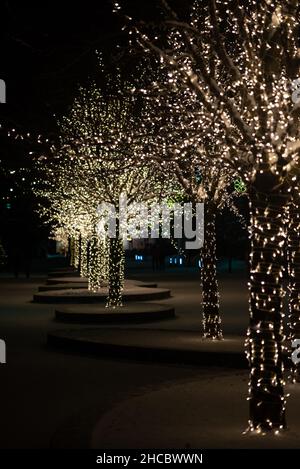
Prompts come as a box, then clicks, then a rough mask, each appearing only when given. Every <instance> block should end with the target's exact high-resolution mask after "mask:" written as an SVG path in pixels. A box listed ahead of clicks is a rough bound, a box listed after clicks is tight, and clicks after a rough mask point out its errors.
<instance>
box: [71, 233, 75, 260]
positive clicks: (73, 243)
mask: <svg viewBox="0 0 300 469" xmlns="http://www.w3.org/2000/svg"><path fill="white" fill-rule="evenodd" d="M70 265H71V266H72V267H74V266H75V240H74V237H73V236H70Z"/></svg>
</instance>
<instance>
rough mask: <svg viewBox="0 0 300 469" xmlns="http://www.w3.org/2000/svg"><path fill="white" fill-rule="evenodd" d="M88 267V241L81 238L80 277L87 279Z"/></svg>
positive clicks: (85, 238) (83, 237) (84, 237)
mask: <svg viewBox="0 0 300 469" xmlns="http://www.w3.org/2000/svg"><path fill="white" fill-rule="evenodd" d="M88 275H89V266H88V239H87V237H86V236H81V243H80V276H81V277H83V278H88Z"/></svg>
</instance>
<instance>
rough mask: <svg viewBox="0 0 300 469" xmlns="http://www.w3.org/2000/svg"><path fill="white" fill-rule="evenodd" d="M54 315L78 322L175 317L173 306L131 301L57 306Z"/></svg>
mask: <svg viewBox="0 0 300 469" xmlns="http://www.w3.org/2000/svg"><path fill="white" fill-rule="evenodd" d="M55 317H56V319H58V320H59V321H63V322H73V323H80V324H84V323H85V324H87V323H90V324H91V323H94V324H95V323H102V324H103V323H106V324H112V323H123V322H149V321H150V322H151V321H156V320H160V319H170V318H174V317H175V310H174V307H173V306H169V305H162V304H155V303H131V304H128V305H125V306H123V307H119V308H115V309H111V308H106V307H105V306H104V305H101V304H100V305H85V306H81V305H74V306H72V307H67V308H58V309H56V311H55Z"/></svg>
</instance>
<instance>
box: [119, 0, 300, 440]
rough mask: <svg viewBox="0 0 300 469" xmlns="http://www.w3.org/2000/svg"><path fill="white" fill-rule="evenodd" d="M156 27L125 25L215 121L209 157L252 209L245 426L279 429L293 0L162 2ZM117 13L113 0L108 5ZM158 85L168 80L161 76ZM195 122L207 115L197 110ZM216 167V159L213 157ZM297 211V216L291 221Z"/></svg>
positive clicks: (295, 49)
mask: <svg viewBox="0 0 300 469" xmlns="http://www.w3.org/2000/svg"><path fill="white" fill-rule="evenodd" d="M161 5H162V9H163V12H164V14H165V17H164V20H163V21H162V24H161V28H160V29H159V28H154V30H153V27H148V26H147V25H146V24H145V23H141V24H137V23H134V22H133V21H132V20H131V19H130V18H129V17H126V21H127V23H128V28H129V30H130V32H131V33H134V34H133V36H135V37H136V39H137V42H138V44H139V45H140V46H142V47H143V49H144V50H145V51H146V52H147V53H154V54H156V55H157V56H159V57H160V60H161V63H162V65H163V67H164V68H165V71H166V73H167V74H168V77H169V80H168V85H169V89H171V90H174V89H175V91H176V87H177V89H178V91H179V93H180V94H181V95H182V93H184V92H185V91H186V90H191V91H192V92H193V93H194V95H195V96H196V98H197V100H198V102H199V105H200V104H201V106H202V107H203V108H204V109H205V110H206V113H204V115H206V116H207V115H210V121H211V123H213V122H215V120H216V119H217V123H218V126H219V130H220V132H218V137H219V138H220V142H219V143H220V146H221V147H223V148H224V151H222V152H217V154H214V155H213V156H214V157H216V158H217V160H219V161H220V162H221V164H222V163H223V164H224V165H225V164H228V163H229V164H230V166H231V167H232V168H233V170H235V171H237V172H238V173H239V174H242V175H243V177H244V180H245V182H246V183H247V186H248V196H249V199H250V210H251V228H250V236H251V255H250V264H251V265H250V270H251V274H250V326H249V331H248V339H247V350H248V358H249V361H250V365H251V373H250V389H249V401H250V429H251V430H255V431H258V432H260V431H266V430H272V429H275V430H276V431H277V430H279V429H281V428H284V427H285V425H286V421H285V397H284V376H283V370H284V364H283V351H284V347H283V339H284V336H283V294H284V289H283V273H284V261H285V252H284V249H285V247H286V241H287V238H288V236H287V225H288V223H287V213H289V215H290V217H291V218H290V220H289V226H290V227H291V228H292V232H291V233H290V236H289V241H290V242H289V246H290V248H291V250H290V261H291V263H290V273H291V275H292V279H291V281H290V293H291V300H292V301H291V304H290V308H291V311H290V315H291V323H292V335H293V337H295V333H296V331H297V330H298V329H299V326H298V324H299V292H298V287H299V269H298V265H299V264H298V263H299V241H298V238H297V239H295V237H296V229H297V227H298V226H299V224H298V215H297V213H298V212H297V209H296V210H295V207H296V206H297V200H295V199H294V198H293V191H292V189H296V190H295V192H296V193H298V192H299V189H298V166H299V148H300V139H299V137H300V135H299V132H300V127H299V106H297V105H295V104H294V103H293V101H292V99H291V81H292V80H293V79H295V78H297V77H298V74H299V63H300V57H299V43H298V32H299V27H298V24H299V7H298V2H297V0H284V1H277V0H270V1H266V2H257V1H256V0H251V1H249V2H242V1H239V0H226V1H220V0H207V1H205V2H199V1H195V2H194V4H193V8H192V13H191V16H190V18H189V19H186V18H185V19H184V20H182V19H181V18H179V17H178V16H177V14H176V12H174V11H173V10H172V9H171V8H170V6H169V4H168V3H167V1H166V0H161ZM115 10H116V11H119V10H120V6H119V4H117V3H116V4H115ZM163 84H164V86H165V84H166V82H165V80H164V81H163ZM196 119H197V120H199V119H200V121H199V122H200V124H201V123H202V122H203V123H204V124H205V120H204V121H203V118H202V117H201V116H196ZM211 164H212V165H214V164H215V161H214V158H212V160H211ZM295 217H297V218H295Z"/></svg>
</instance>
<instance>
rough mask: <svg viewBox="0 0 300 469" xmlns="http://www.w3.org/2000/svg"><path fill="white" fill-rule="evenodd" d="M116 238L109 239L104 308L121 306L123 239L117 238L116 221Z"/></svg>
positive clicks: (123, 266)
mask: <svg viewBox="0 0 300 469" xmlns="http://www.w3.org/2000/svg"><path fill="white" fill-rule="evenodd" d="M116 221H117V223H116V225H117V227H116V228H117V229H116V237H115V238H110V239H109V267H108V284H109V286H108V297H107V303H106V306H108V307H112V308H114V307H116V306H122V292H123V288H124V268H125V255H124V246H123V239H122V238H120V237H119V223H118V220H116Z"/></svg>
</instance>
